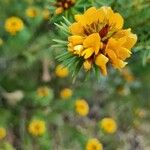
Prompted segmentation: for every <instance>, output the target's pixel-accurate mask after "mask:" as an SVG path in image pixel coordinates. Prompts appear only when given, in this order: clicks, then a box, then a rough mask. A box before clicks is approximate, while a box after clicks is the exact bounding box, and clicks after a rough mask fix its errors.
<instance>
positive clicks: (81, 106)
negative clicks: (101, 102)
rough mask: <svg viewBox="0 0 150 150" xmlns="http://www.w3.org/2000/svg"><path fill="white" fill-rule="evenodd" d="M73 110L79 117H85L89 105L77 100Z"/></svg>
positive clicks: (82, 100)
mask: <svg viewBox="0 0 150 150" xmlns="http://www.w3.org/2000/svg"><path fill="white" fill-rule="evenodd" d="M75 110H76V112H77V113H78V114H79V115H80V116H86V115H88V113H89V105H88V103H87V102H86V101H85V100H84V99H77V100H76V102H75Z"/></svg>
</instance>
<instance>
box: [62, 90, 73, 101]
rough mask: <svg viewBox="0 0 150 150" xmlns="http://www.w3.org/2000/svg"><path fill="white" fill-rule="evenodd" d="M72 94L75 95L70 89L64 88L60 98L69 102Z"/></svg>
mask: <svg viewBox="0 0 150 150" xmlns="http://www.w3.org/2000/svg"><path fill="white" fill-rule="evenodd" d="M72 94H73V92H72V90H71V89H69V88H64V89H62V90H61V91H60V97H61V98H62V99H63V100H68V99H69V98H71V96H72Z"/></svg>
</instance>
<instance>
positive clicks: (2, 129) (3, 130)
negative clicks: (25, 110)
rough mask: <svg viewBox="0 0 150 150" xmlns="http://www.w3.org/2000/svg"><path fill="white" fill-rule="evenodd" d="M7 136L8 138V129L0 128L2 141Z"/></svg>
mask: <svg viewBox="0 0 150 150" xmlns="http://www.w3.org/2000/svg"><path fill="white" fill-rule="evenodd" d="M5 136H6V129H5V128H3V127H0V140H2V139H3V138H5Z"/></svg>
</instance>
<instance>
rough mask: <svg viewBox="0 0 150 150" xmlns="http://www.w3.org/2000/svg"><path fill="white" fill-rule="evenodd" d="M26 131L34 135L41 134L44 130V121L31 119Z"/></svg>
mask: <svg viewBox="0 0 150 150" xmlns="http://www.w3.org/2000/svg"><path fill="white" fill-rule="evenodd" d="M28 131H29V133H30V134H32V135H34V136H41V135H43V134H44V133H45V131H46V125H45V121H42V120H33V121H32V122H30V124H29V126H28Z"/></svg>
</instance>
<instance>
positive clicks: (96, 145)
mask: <svg viewBox="0 0 150 150" xmlns="http://www.w3.org/2000/svg"><path fill="white" fill-rule="evenodd" d="M86 150H103V145H102V143H101V142H100V141H99V140H98V139H96V138H92V139H89V140H88V142H87V144H86Z"/></svg>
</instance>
